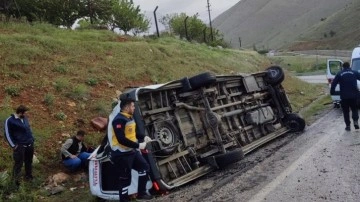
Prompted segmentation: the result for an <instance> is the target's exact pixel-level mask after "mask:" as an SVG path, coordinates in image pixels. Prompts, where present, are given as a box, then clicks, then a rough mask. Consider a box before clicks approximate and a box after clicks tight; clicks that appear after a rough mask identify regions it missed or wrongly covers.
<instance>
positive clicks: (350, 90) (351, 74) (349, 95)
mask: <svg viewBox="0 0 360 202" xmlns="http://www.w3.org/2000/svg"><path fill="white" fill-rule="evenodd" d="M357 80H360V74H359V73H358V72H357V71H354V70H352V69H351V68H350V64H349V63H348V62H344V64H343V69H342V70H341V71H340V72H339V73H338V74H337V75H336V76H335V78H334V80H333V81H332V83H331V88H330V94H331V95H333V94H334V93H335V87H336V85H337V84H339V85H340V99H341V108H342V111H343V114H344V121H345V125H346V127H345V130H346V131H350V130H351V129H350V123H351V122H350V114H349V113H350V109H351V112H352V119H353V121H354V128H355V129H359V123H358V119H359V114H358V109H357V99H358V97H359V90H358V88H357ZM349 108H350V109H349Z"/></svg>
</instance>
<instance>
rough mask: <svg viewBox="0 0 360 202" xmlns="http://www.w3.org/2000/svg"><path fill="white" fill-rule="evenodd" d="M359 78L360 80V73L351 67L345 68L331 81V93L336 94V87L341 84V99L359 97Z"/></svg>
mask: <svg viewBox="0 0 360 202" xmlns="http://www.w3.org/2000/svg"><path fill="white" fill-rule="evenodd" d="M357 80H360V74H359V73H358V72H357V71H353V70H352V69H350V68H344V69H343V70H342V71H340V72H339V73H338V74H337V75H336V76H335V78H334V80H333V81H332V83H331V88H330V94H331V95H334V94H335V87H336V85H337V84H339V85H340V98H341V99H355V98H358V96H359V95H358V94H359V90H358V88H357Z"/></svg>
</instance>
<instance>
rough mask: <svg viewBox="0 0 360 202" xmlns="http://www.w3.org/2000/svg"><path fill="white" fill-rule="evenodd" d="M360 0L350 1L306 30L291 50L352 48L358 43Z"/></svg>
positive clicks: (359, 34)
mask: <svg viewBox="0 0 360 202" xmlns="http://www.w3.org/2000/svg"><path fill="white" fill-rule="evenodd" d="M358 19H360V1H355V2H351V3H349V4H348V5H346V6H345V7H344V8H342V9H340V10H339V11H338V12H336V13H335V14H333V15H332V16H330V17H328V18H326V19H323V21H321V22H319V23H317V24H316V25H314V26H312V27H310V28H309V29H308V30H306V33H305V34H304V35H303V36H300V37H299V41H297V42H294V43H293V44H290V45H289V49H291V50H301V49H315V48H317V49H352V48H353V47H354V46H356V45H359V44H360V27H359V21H358Z"/></svg>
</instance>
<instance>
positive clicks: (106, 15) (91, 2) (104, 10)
mask: <svg viewBox="0 0 360 202" xmlns="http://www.w3.org/2000/svg"><path fill="white" fill-rule="evenodd" d="M112 2H113V1H112V0H85V1H84V6H85V15H86V16H88V17H89V19H90V23H91V24H95V23H100V24H102V23H106V22H108V21H109V20H110V18H111V14H112V12H111V7H112V6H111V5H112Z"/></svg>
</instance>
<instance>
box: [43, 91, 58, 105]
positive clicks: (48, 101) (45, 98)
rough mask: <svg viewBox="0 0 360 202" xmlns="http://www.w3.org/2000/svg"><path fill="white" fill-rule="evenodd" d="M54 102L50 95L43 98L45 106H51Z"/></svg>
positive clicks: (52, 96)
mask: <svg viewBox="0 0 360 202" xmlns="http://www.w3.org/2000/svg"><path fill="white" fill-rule="evenodd" d="M54 100H55V97H54V95H53V94H50V93H47V94H45V96H44V103H45V105H47V106H50V105H53V104H54Z"/></svg>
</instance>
